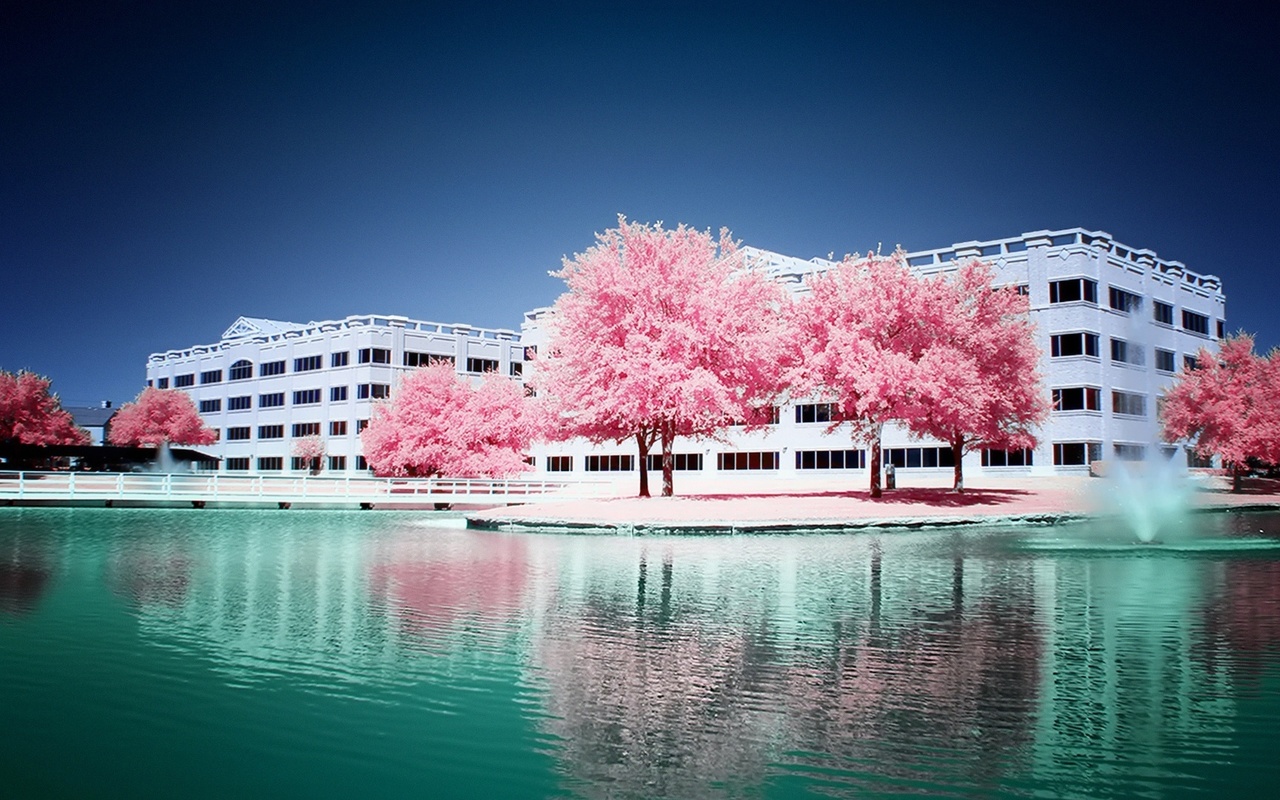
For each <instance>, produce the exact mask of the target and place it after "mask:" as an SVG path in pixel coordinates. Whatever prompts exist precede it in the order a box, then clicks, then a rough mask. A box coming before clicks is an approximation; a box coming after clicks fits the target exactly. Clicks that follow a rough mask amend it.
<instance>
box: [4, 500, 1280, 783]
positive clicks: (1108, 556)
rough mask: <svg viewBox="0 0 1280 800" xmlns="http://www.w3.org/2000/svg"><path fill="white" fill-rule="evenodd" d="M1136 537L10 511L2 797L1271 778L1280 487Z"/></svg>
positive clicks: (1279, 772) (1278, 646) (1040, 531)
mask: <svg viewBox="0 0 1280 800" xmlns="http://www.w3.org/2000/svg"><path fill="white" fill-rule="evenodd" d="M451 526H452V527H451ZM1131 540H1132V536H1131V535H1130V534H1128V533H1127V532H1126V531H1123V530H1117V529H1115V528H1114V526H1112V527H1108V526H1107V525H1103V524H1096V523H1095V524H1077V525H1069V526H1056V527H1026V528H1011V527H1004V528H985V529H978V528H973V529H968V528H955V529H938V530H919V531H864V532H857V533H850V534H826V535H794V536H735V537H712V536H706V537H696V536H689V537H611V536H588V535H576V536H575V535H562V534H537V533H533V534H531V533H502V532H488V531H471V530H465V529H461V528H458V527H456V520H451V519H448V518H447V516H446V515H439V514H432V513H413V512H342V511H299V510H293V511H280V510H270V511H241V510H212V509H210V510H202V511H197V510H161V509H36V508H25V509H22V508H3V509H0V725H3V730H4V741H5V745H4V747H2V748H0V777H2V778H3V786H4V790H3V791H4V795H5V796H6V797H13V798H27V797H41V798H43V797H77V798H82V797H105V796H111V797H131V798H146V797H156V798H160V797H232V796H245V797H250V796H256V797H267V796H269V797H273V798H283V797H354V796H361V797H363V796H422V797H433V798H451V797H486V798H489V797H495V798H496V797H502V798H524V797H583V798H632V797H634V798H658V797H681V798H686V797H687V798H701V797H734V798H738V797H763V798H790V797H877V796H891V795H893V796H897V795H902V794H922V795H929V796H951V797H1153V798H1165V797H1184V796H1205V797H1209V796H1228V795H1230V796H1247V795H1248V794H1249V793H1253V794H1255V795H1258V796H1263V795H1265V794H1269V793H1270V792H1271V791H1273V790H1274V787H1275V786H1277V785H1280V765H1278V760H1277V759H1276V757H1275V756H1276V753H1277V751H1280V736H1277V733H1276V732H1277V730H1280V515H1276V514H1247V513H1239V514H1216V515H1200V516H1195V517H1193V518H1191V519H1189V520H1187V523H1186V526H1185V530H1184V531H1183V532H1182V533H1181V534H1179V535H1176V536H1170V537H1167V539H1166V541H1164V542H1162V543H1159V544H1155V545H1138V544H1134V543H1132V541H1131Z"/></svg>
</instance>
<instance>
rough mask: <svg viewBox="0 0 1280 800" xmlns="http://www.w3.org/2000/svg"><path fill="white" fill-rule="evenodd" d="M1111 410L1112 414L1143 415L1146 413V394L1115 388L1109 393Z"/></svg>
mask: <svg viewBox="0 0 1280 800" xmlns="http://www.w3.org/2000/svg"><path fill="white" fill-rule="evenodd" d="M1111 411H1112V413H1114V414H1128V415H1129V416H1132V417H1145V416H1146V415H1147V396H1146V395H1144V394H1135V393H1133V392H1122V391H1120V390H1118V389H1117V390H1115V391H1113V392H1112V393H1111Z"/></svg>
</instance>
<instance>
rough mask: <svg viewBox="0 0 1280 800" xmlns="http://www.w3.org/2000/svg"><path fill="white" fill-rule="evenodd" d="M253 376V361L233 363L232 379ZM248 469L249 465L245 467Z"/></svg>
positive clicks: (239, 379)
mask: <svg viewBox="0 0 1280 800" xmlns="http://www.w3.org/2000/svg"><path fill="white" fill-rule="evenodd" d="M252 377H253V362H251V361H245V360H244V359H241V360H239V361H237V362H236V363H234V364H232V365H231V380H233V381H247V380H249V379H250V378H252ZM245 469H248V467H245Z"/></svg>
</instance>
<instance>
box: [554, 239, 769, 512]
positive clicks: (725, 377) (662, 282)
mask: <svg viewBox="0 0 1280 800" xmlns="http://www.w3.org/2000/svg"><path fill="white" fill-rule="evenodd" d="M596 239H597V241H596V244H595V246H594V247H592V248H590V249H589V250H587V251H586V252H585V253H580V254H578V255H576V256H575V257H574V258H573V259H565V261H564V268H563V269H562V270H560V272H558V273H556V275H557V276H558V277H561V278H563V279H564V280H565V282H566V283H567V284H568V291H567V292H566V293H565V294H563V295H561V296H560V298H559V299H558V300H557V301H556V305H555V309H554V311H553V314H552V315H551V317H550V319H549V323H548V324H549V329H550V340H549V344H548V346H547V347H546V348H545V351H544V353H543V354H542V355H543V356H544V357H542V358H540V359H539V360H538V361H537V362H536V366H535V372H534V383H535V385H536V386H537V387H538V389H539V391H540V393H542V394H544V395H545V396H546V397H547V398H548V400H549V402H550V404H551V406H552V407H553V408H554V409H555V410H556V411H555V416H554V419H555V420H556V423H557V424H556V429H555V430H553V431H551V435H553V436H556V437H558V438H571V437H574V436H582V437H585V438H587V439H589V440H591V441H593V442H604V441H619V442H621V441H623V440H626V439H629V438H633V437H634V438H635V439H636V441H637V443H638V446H639V448H640V458H641V465H642V467H643V465H644V463H645V460H646V456H647V454H648V449H649V447H651V446H653V444H654V443H655V442H661V444H662V449H663V454H664V469H663V494H671V491H672V485H671V469H670V466H671V462H670V460H669V459H667V458H666V457H665V456H666V455H668V454H669V453H670V451H671V445H672V442H673V440H674V439H675V437H677V436H688V437H695V438H697V437H706V436H712V435H714V434H715V433H716V432H718V431H720V430H722V429H724V428H725V427H726V426H727V425H728V424H729V422H730V421H731V420H733V419H757V418H759V415H758V414H756V413H754V412H755V411H756V410H757V409H758V408H759V407H760V406H762V405H765V404H767V403H768V402H770V401H771V400H772V398H773V397H774V396H775V395H776V394H777V393H778V392H779V391H780V389H781V386H782V384H781V370H780V365H781V364H782V363H783V361H784V359H785V357H786V355H787V353H788V350H787V347H786V338H787V337H786V336H785V335H783V333H782V330H781V325H782V313H781V311H782V309H783V308H785V307H786V305H787V302H788V299H787V296H786V294H785V293H784V292H783V290H782V289H781V288H780V287H779V286H778V285H776V284H775V283H773V282H772V281H770V280H768V279H767V278H766V277H765V276H763V275H760V274H758V273H754V272H749V271H746V270H743V269H742V268H741V259H740V257H739V256H738V252H737V245H736V244H735V243H734V242H733V241H732V240H731V239H730V238H729V234H728V231H721V233H720V238H719V241H717V240H716V239H714V238H712V236H711V234H710V233H709V232H700V231H696V230H693V229H690V228H687V227H685V226H684V225H680V226H679V227H677V228H676V229H675V230H665V229H664V228H663V227H662V225H661V223H659V224H656V225H646V224H640V223H634V222H627V220H626V219H625V218H624V217H621V216H620V217H619V218H618V227H617V228H614V229H610V230H607V231H605V232H604V233H601V234H598V235H597V237H596ZM640 494H641V495H642V496H645V495H647V494H648V482H647V472H646V470H644V469H641V470H640Z"/></svg>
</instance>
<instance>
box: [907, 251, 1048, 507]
mask: <svg viewBox="0 0 1280 800" xmlns="http://www.w3.org/2000/svg"><path fill="white" fill-rule="evenodd" d="M923 297H924V298H925V302H926V303H927V304H928V305H929V306H930V308H929V311H928V318H929V319H930V320H931V324H932V325H933V330H932V335H931V336H930V339H929V341H928V343H927V345H926V347H925V349H924V351H923V352H922V354H921V357H920V362H919V367H920V369H919V372H918V375H919V378H920V379H921V380H922V381H923V382H922V384H921V386H920V398H919V399H921V400H922V401H923V402H921V403H918V404H916V405H915V406H914V409H913V411H912V413H911V414H910V415H909V416H908V417H907V418H906V420H905V422H906V424H907V427H908V428H910V429H911V431H912V432H913V433H916V434H918V435H920V436H929V437H932V438H935V439H939V440H941V441H944V442H947V443H948V444H950V445H951V453H952V458H953V459H954V461H955V473H954V475H955V477H954V489H955V491H957V492H961V491H964V470H963V467H962V462H963V456H964V454H965V453H966V452H969V451H971V450H973V449H975V448H978V447H990V448H997V449H1015V448H1023V447H1028V448H1030V447H1035V445H1036V439H1035V435H1034V433H1033V431H1034V429H1035V428H1036V427H1038V426H1040V425H1043V424H1044V421H1045V419H1046V417H1047V416H1048V413H1049V405H1048V402H1047V401H1046V400H1045V393H1044V389H1043V387H1042V385H1041V380H1040V375H1039V372H1038V370H1037V365H1038V364H1039V361H1040V349H1039V348H1038V347H1037V346H1036V343H1035V339H1034V330H1033V328H1032V325H1031V318H1030V315H1029V311H1030V305H1029V304H1028V302H1027V298H1026V297H1024V296H1022V295H1019V294H1018V293H1017V291H1015V290H1014V289H1013V288H1012V287H1004V288H1000V289H997V288H995V287H994V286H993V278H992V272H991V268H990V267H989V266H988V265H986V264H983V263H982V262H980V261H971V262H969V263H968V264H965V265H964V266H962V267H960V269H959V270H958V271H957V272H956V273H955V274H954V275H951V276H940V277H938V278H934V279H932V280H929V281H926V282H925V287H924V292H923Z"/></svg>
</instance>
